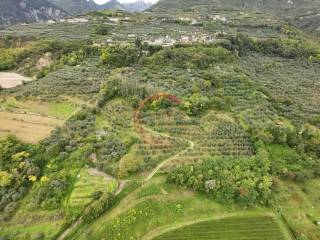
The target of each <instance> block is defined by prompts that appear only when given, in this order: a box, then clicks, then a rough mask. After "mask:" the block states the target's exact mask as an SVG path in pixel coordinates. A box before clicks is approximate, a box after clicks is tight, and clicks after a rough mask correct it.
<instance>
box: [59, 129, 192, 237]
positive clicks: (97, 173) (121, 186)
mask: <svg viewBox="0 0 320 240" xmlns="http://www.w3.org/2000/svg"><path fill="white" fill-rule="evenodd" d="M144 129H145V130H147V131H149V132H151V133H153V134H155V135H158V136H162V137H170V136H169V135H167V134H164V133H159V132H156V131H154V130H152V129H150V128H144ZM180 140H183V139H180ZM188 143H189V146H188V147H187V148H185V149H184V150H182V151H180V152H178V153H177V154H175V155H174V156H172V157H170V158H168V159H167V160H164V161H162V162H161V163H160V164H159V165H158V166H157V167H156V168H155V169H154V170H153V171H152V172H151V173H150V174H149V175H148V176H147V177H146V178H145V179H144V182H145V183H146V182H148V181H150V180H151V179H152V178H153V176H154V175H155V174H156V173H157V172H158V171H159V170H160V169H161V168H162V167H163V166H165V165H166V164H167V163H168V162H170V161H172V160H173V159H175V158H176V157H178V156H180V155H181V154H184V153H186V152H187V151H188V150H190V149H193V148H194V143H193V142H192V141H188ZM88 172H89V174H90V175H92V176H102V177H104V179H105V180H106V181H110V180H117V179H116V178H115V177H113V176H111V175H108V174H106V173H104V172H101V171H99V170H98V169H96V168H89V169H88ZM118 181H119V180H118ZM127 182H128V181H126V180H123V181H119V185H118V189H117V191H116V192H115V193H114V195H115V196H117V195H119V194H120V193H121V192H122V190H123V189H124V187H125V185H126V183H127ZM81 223H82V218H81V216H80V218H79V219H78V220H77V221H76V222H74V223H73V224H72V225H71V226H70V227H69V228H67V229H66V230H65V231H64V232H63V233H62V234H61V235H60V236H59V237H58V238H57V240H64V239H65V238H66V237H67V236H68V235H69V234H70V233H72V232H73V231H74V230H75V229H76V228H77V227H78V225H80V224H81Z"/></svg>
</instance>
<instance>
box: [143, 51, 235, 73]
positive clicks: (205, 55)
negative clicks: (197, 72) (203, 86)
mask: <svg viewBox="0 0 320 240" xmlns="http://www.w3.org/2000/svg"><path fill="white" fill-rule="evenodd" d="M234 60H235V58H234V56H233V55H232V54H231V53H230V52H229V51H228V50H227V49H225V48H222V47H216V46H212V47H209V46H197V47H185V48H184V47H182V48H170V49H164V50H161V51H159V52H157V53H155V54H154V55H152V56H151V57H149V58H147V59H146V60H145V63H146V64H147V65H152V66H155V67H157V66H161V65H172V66H174V67H179V68H197V69H206V68H208V67H209V66H210V65H212V64H214V63H230V62H233V61H234Z"/></svg>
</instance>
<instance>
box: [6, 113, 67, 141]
mask: <svg viewBox="0 0 320 240" xmlns="http://www.w3.org/2000/svg"><path fill="white" fill-rule="evenodd" d="M62 124H63V121H62V120H59V119H55V118H50V117H44V116H38V115H30V114H19V113H11V112H0V137H5V136H7V135H9V134H12V135H15V136H17V137H18V138H19V139H21V140H22V141H25V142H28V143H38V142H39V141H40V140H42V139H44V138H46V137H48V136H49V135H50V133H51V131H52V130H53V128H54V127H55V126H58V125H62Z"/></svg>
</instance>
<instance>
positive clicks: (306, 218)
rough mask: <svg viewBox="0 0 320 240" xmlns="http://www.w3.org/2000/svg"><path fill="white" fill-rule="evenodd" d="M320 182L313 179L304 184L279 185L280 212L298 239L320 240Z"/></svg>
mask: <svg viewBox="0 0 320 240" xmlns="http://www.w3.org/2000/svg"><path fill="white" fill-rule="evenodd" d="M319 196H320V180H319V179H313V180H308V181H305V182H304V183H302V184H296V183H293V182H289V181H285V182H281V183H280V184H279V187H278V189H277V193H276V194H275V201H276V204H277V207H278V209H279V211H280V212H281V213H282V214H283V216H284V218H285V219H286V221H287V223H288V224H289V226H290V227H291V229H292V230H293V231H294V233H295V235H296V236H297V237H300V238H301V239H303V237H305V238H306V237H307V239H310V240H318V239H320V226H319V225H317V224H316V222H317V221H319V219H320V207H319V203H320V199H319Z"/></svg>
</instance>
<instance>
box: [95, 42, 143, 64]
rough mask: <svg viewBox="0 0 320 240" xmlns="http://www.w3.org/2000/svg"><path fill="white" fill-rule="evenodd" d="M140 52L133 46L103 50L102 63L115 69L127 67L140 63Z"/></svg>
mask: <svg viewBox="0 0 320 240" xmlns="http://www.w3.org/2000/svg"><path fill="white" fill-rule="evenodd" d="M139 57H140V52H139V50H138V49H137V48H135V47H132V46H119V45H117V46H110V47H107V48H104V49H102V50H101V56H100V58H101V61H102V63H103V64H105V65H110V66H113V67H126V66H131V65H133V64H136V63H138V60H139Z"/></svg>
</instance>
